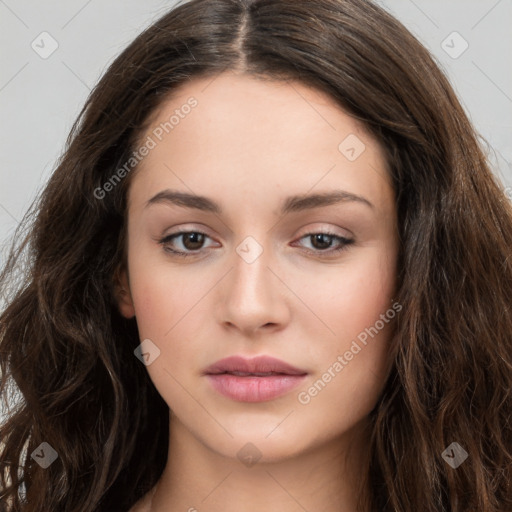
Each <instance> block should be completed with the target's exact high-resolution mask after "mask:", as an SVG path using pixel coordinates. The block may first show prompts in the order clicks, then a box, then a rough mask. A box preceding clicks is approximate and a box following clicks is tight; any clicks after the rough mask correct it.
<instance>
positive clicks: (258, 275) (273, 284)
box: [221, 235, 283, 330]
mask: <svg viewBox="0 0 512 512" xmlns="http://www.w3.org/2000/svg"><path fill="white" fill-rule="evenodd" d="M259 238H260V239H261V242H260V241H258V240H257V239H256V237H255V236H247V237H246V238H244V239H243V240H242V242H240V243H239V244H238V246H236V248H235V253H236V254H234V256H233V269H232V271H231V272H230V274H231V275H230V277H229V279H228V285H227V286H226V287H225V288H224V293H225V295H224V297H222V303H223V304H224V308H222V314H221V317H222V320H223V321H225V322H226V321H227V322H229V323H231V324H234V325H237V326H238V327H239V328H240V329H243V330H253V329H256V328H258V327H259V326H263V325H265V324H268V323H280V322H282V320H283V318H281V316H280V315H281V314H282V313H283V307H282V306H283V304H282V303H281V304H280V299H279V295H280V293H281V292H280V290H279V289H278V288H279V286H282V284H281V283H280V281H279V280H278V279H276V277H275V276H274V275H273V273H272V272H271V270H270V269H269V268H268V267H271V262H270V259H271V258H270V256H271V252H270V250H269V249H268V247H264V246H263V244H264V243H265V242H264V240H262V238H263V236H262V235H261V237H259Z"/></svg>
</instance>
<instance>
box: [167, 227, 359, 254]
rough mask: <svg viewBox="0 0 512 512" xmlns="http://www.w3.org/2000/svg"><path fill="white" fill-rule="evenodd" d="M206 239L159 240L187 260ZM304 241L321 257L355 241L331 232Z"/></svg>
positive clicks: (188, 234) (179, 235) (195, 235)
mask: <svg viewBox="0 0 512 512" xmlns="http://www.w3.org/2000/svg"><path fill="white" fill-rule="evenodd" d="M180 239H181V244H180V245H181V248H178V249H176V248H175V246H174V244H175V240H180ZM206 239H210V237H209V236H208V235H207V234H206V233H203V232H201V231H177V232H176V233H171V234H170V235H167V236H165V237H164V238H162V239H161V240H159V243H160V244H161V245H163V248H164V251H165V252H168V253H171V254H173V255H176V256H179V257H185V258H186V257H189V256H197V255H198V254H199V253H200V251H201V249H202V248H203V245H204V243H205V241H206ZM303 239H309V240H310V241H311V242H312V245H313V248H312V249H307V252H309V253H313V254H315V255H320V256H323V254H326V255H332V254H338V253H339V252H341V251H344V250H346V249H347V248H348V246H349V245H351V244H353V243H354V240H353V239H349V238H345V237H342V236H339V235H336V234H335V233H329V232H315V233H307V234H306V235H304V236H302V237H301V238H300V239H299V240H303ZM335 241H337V247H336V248H335V249H332V248H331V247H332V244H333V242H335ZM173 246H174V247H173Z"/></svg>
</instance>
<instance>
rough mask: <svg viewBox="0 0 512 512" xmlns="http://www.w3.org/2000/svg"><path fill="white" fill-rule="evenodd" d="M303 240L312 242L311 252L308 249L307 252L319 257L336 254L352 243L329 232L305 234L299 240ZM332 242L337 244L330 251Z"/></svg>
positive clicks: (351, 240) (350, 240) (352, 241)
mask: <svg viewBox="0 0 512 512" xmlns="http://www.w3.org/2000/svg"><path fill="white" fill-rule="evenodd" d="M303 239H309V240H310V241H311V242H312V245H313V250H311V249H308V252H312V253H315V254H319V253H320V255H321V256H322V253H326V254H328V255H332V254H337V253H339V252H341V251H344V250H346V249H347V248H348V246H349V245H351V244H353V243H354V240H353V239H350V238H345V237H343V236H339V235H336V234H335V233H329V232H318V233H307V234H306V235H304V236H302V237H301V238H300V240H303ZM334 241H337V242H338V244H337V245H338V247H337V248H335V249H330V247H331V246H332V243H333V242H334Z"/></svg>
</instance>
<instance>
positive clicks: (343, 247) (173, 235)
mask: <svg viewBox="0 0 512 512" xmlns="http://www.w3.org/2000/svg"><path fill="white" fill-rule="evenodd" d="M186 234H199V235H204V236H205V237H207V238H210V237H209V236H208V235H207V234H206V233H203V232H202V231H177V232H176V233H171V234H170V235H166V236H165V237H164V238H162V239H161V240H159V241H158V243H159V244H161V245H163V246H164V251H165V252H168V253H171V254H172V255H174V256H179V257H181V258H188V257H190V256H197V255H198V252H184V251H177V250H175V249H171V248H170V247H168V245H167V244H169V242H170V241H171V240H172V239H174V238H178V237H180V236H181V235H186ZM314 235H325V236H328V237H332V238H333V239H337V240H339V241H340V242H341V243H342V245H341V246H340V247H338V249H334V250H325V251H322V250H320V249H317V250H311V249H308V250H307V252H309V253H311V254H314V255H316V256H318V255H320V256H323V254H324V253H326V254H328V255H333V254H338V253H340V252H342V251H345V250H347V248H348V246H349V245H351V244H353V243H354V240H353V239H349V238H345V237H342V236H339V235H336V234H334V233H330V232H327V231H319V232H313V233H306V234H305V235H303V236H302V237H300V238H299V240H302V239H303V238H307V237H311V236H314ZM200 250H201V249H198V250H197V251H200Z"/></svg>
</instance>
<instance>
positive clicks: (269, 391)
mask: <svg viewBox="0 0 512 512" xmlns="http://www.w3.org/2000/svg"><path fill="white" fill-rule="evenodd" d="M203 374H204V375H205V376H206V377H207V379H208V381H209V382H210V384H211V385H212V387H213V388H214V389H215V390H216V391H218V392H219V393H221V394H222V395H224V396H226V397H228V398H231V399H233V400H236V401H239V402H264V401H266V400H272V399H273V398H277V397H278V396H281V395H283V394H285V393H287V392H288V391H290V390H291V389H293V388H294V387H296V386H298V385H299V384H300V383H301V382H302V381H303V380H304V377H305V376H306V375H307V372H306V371H305V370H301V369H299V368H295V367H294V366H291V365H290V364H288V363H285V362H284V361H280V360H279V359H275V358H273V357H269V356H258V357H255V358H253V359H246V358H244V357H241V356H232V357H227V358H225V359H221V360H220V361H217V362H216V363H214V364H213V365H211V366H209V367H208V368H206V370H205V371H204V372H203ZM261 374H268V375H261Z"/></svg>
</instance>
